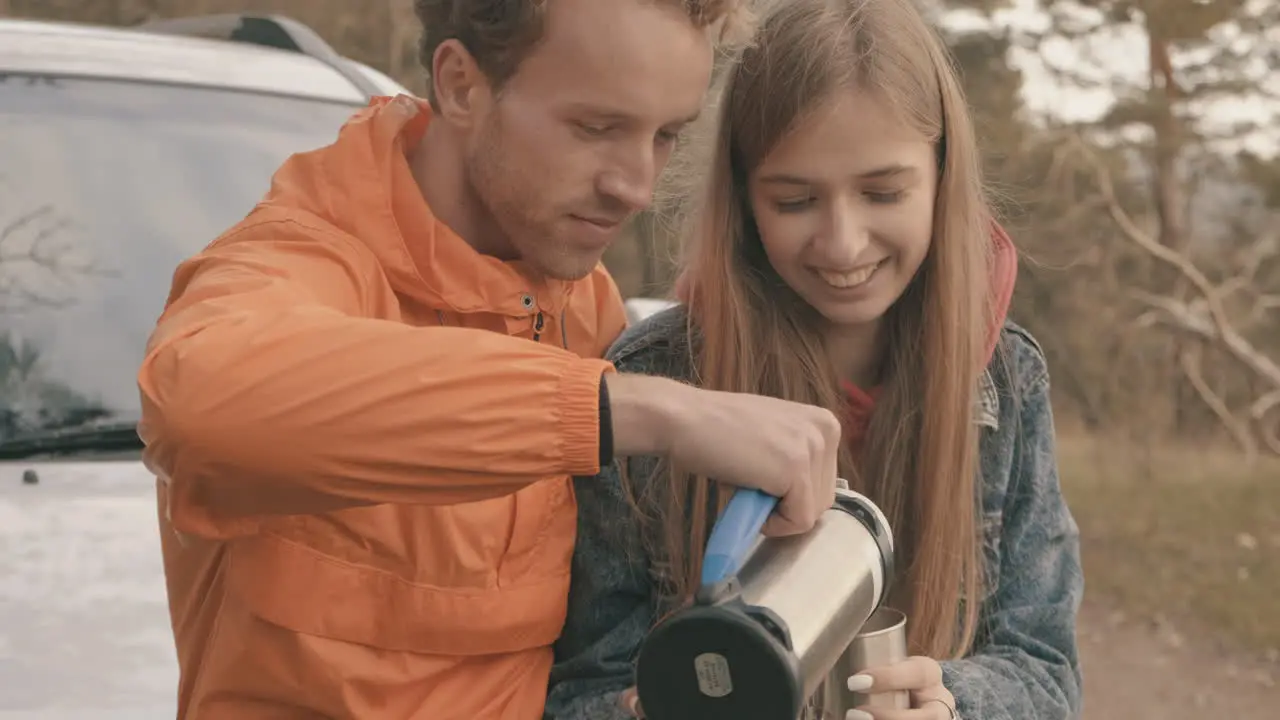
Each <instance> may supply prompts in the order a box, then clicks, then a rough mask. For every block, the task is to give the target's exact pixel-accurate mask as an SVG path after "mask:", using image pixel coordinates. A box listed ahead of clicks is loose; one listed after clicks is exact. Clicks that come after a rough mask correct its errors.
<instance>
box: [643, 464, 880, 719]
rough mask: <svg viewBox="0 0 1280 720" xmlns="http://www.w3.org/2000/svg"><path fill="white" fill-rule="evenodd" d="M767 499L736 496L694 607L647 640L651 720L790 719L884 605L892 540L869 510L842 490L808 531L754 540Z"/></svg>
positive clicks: (719, 527)
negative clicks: (832, 504)
mask: <svg viewBox="0 0 1280 720" xmlns="http://www.w3.org/2000/svg"><path fill="white" fill-rule="evenodd" d="M776 502H777V499H776V498H774V497H771V496H769V495H767V494H765V493H761V492H759V491H754V490H738V491H737V492H736V493H735V494H734V496H733V498H731V499H730V501H729V504H728V506H727V507H726V508H725V511H724V512H723V513H722V514H721V516H720V519H719V520H718V521H717V522H716V524H715V527H714V528H713V529H712V533H711V536H710V538H709V540H708V542H707V549H706V553H705V557H704V562H703V574H702V584H701V587H700V589H699V591H698V594H697V597H696V598H695V601H694V603H693V604H692V605H690V606H689V607H686V608H683V609H681V610H679V611H677V612H675V613H673V614H671V615H669V616H668V617H667V618H665V619H664V620H662V621H661V622H659V623H658V624H657V625H655V626H654V628H653V629H652V630H651V631H650V632H649V634H648V636H647V637H646V638H645V640H644V642H643V644H642V645H641V647H640V653H639V656H638V658H637V660H636V690H637V692H638V694H639V697H640V705H641V707H643V708H644V713H645V717H646V718H647V719H648V720H719V719H721V718H723V719H724V720H742V719H743V718H751V719H752V720H796V718H798V717H800V715H801V712H802V711H803V710H804V708H805V705H806V701H807V700H808V699H809V698H810V697H811V696H813V695H814V694H815V692H816V691H818V690H819V688H820V687H821V686H822V685H823V683H824V681H826V680H828V677H829V675H831V673H833V672H838V670H839V669H838V668H836V667H835V666H836V664H837V663H838V662H839V661H840V659H841V656H842V655H843V654H844V653H845V651H846V648H848V647H849V645H850V643H851V642H852V641H853V639H854V638H855V637H856V636H857V635H858V633H859V631H860V630H861V629H862V626H863V624H864V623H866V621H867V619H868V618H869V617H870V616H871V614H872V613H873V612H874V611H875V610H876V609H877V608H878V607H880V605H881V603H882V602H883V601H884V599H885V597H886V595H887V592H888V584H889V580H890V578H892V577H893V536H892V533H891V531H890V528H889V524H888V522H887V521H886V520H885V517H884V514H883V513H882V512H881V511H880V509H879V508H878V507H876V505H875V504H874V503H872V502H871V501H870V500H869V499H867V498H866V497H864V496H862V495H860V494H858V493H856V492H853V491H850V490H847V489H843V488H842V489H839V490H837V493H836V502H835V505H834V506H833V507H832V508H831V509H830V510H827V511H826V512H825V513H824V514H823V515H822V517H821V518H819V520H818V523H817V526H816V527H814V529H813V530H811V531H809V532H808V533H805V534H802V535H797V536H793V537H786V538H761V536H760V528H761V527H762V525H763V523H764V521H765V519H766V518H767V517H768V515H769V513H770V512H771V511H772V509H773V507H774V505H775V504H776ZM841 682H843V681H842V680H841ZM837 720H843V714H841V716H840V717H839V718H838V719H837Z"/></svg>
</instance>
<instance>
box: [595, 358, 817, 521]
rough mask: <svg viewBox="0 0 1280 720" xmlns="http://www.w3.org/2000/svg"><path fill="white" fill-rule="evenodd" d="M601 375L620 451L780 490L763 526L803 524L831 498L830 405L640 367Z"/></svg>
mask: <svg viewBox="0 0 1280 720" xmlns="http://www.w3.org/2000/svg"><path fill="white" fill-rule="evenodd" d="M606 382H607V383H608V391H609V405H610V412H611V415H612V417H613V441H614V448H615V451H616V452H617V454H618V455H620V456H627V455H665V456H667V457H669V458H670V459H671V461H672V462H673V463H675V464H677V465H678V466H679V467H681V468H683V469H685V470H687V471H689V472H691V473H694V474H697V475H704V476H706V477H710V478H715V479H716V480H718V481H720V482H724V483H727V484H730V485H737V486H740V487H750V488H758V489H760V490H763V491H764V492H766V493H769V494H770V495H775V496H777V497H778V498H780V500H779V502H778V507H777V509H776V510H775V511H774V514H773V516H772V517H770V518H769V521H768V522H767V523H766V525H765V528H764V532H765V534H767V535H775V536H776V535H793V534H796V533H801V532H805V531H807V530H809V529H810V528H812V527H813V525H814V523H816V522H817V520H818V517H820V516H821V515H822V513H823V512H824V511H826V510H827V509H828V508H830V507H831V505H832V503H834V502H835V487H836V457H837V452H838V450H839V447H840V442H841V441H842V438H841V429H840V421H839V420H837V419H836V417H835V415H833V414H832V413H831V412H830V411H828V410H825V409H823V408H818V407H814V406H812V405H805V404H803V403H796V402H789V401H786V400H778V399H776V398H770V397H764V396H761V395H751V394H747V393H730V392H718V391H713V390H699V389H696V388H693V387H690V386H688V385H684V384H682V383H678V382H675V381H673V380H667V379H663V378H656V377H648V376H643V375H621V374H619V375H609V376H607V379H606Z"/></svg>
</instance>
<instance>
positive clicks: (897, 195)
mask: <svg viewBox="0 0 1280 720" xmlns="http://www.w3.org/2000/svg"><path fill="white" fill-rule="evenodd" d="M864 194H865V195H866V197H867V199H868V200H870V201H871V202H873V203H875V204H877V205H892V204H894V203H896V202H898V201H899V200H901V199H902V196H903V194H904V193H903V192H902V191H901V190H893V191H890V192H871V191H867V192H866V193H864Z"/></svg>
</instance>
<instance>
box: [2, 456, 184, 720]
mask: <svg viewBox="0 0 1280 720" xmlns="http://www.w3.org/2000/svg"><path fill="white" fill-rule="evenodd" d="M27 469H34V470H35V471H36V472H37V473H38V475H39V477H40V482H39V483H38V484H35V485H27V484H23V482H22V474H23V471H24V470H27ZM176 688H177V665H176V660H175V657H174V651H173V636H172V634H171V631H170V628H169V615H168V607H167V605H166V603H165V591H164V574H163V570H162V567H161V562H160V549H159V540H158V537H157V530H156V504H155V481H154V479H153V478H152V477H151V476H150V475H149V474H147V472H146V470H145V469H144V468H143V467H142V465H141V463H137V462H84V463H75V464H63V463H39V462H33V463H2V464H0V720H37V718H38V719H39V720H60V719H61V718H66V719H67V720H71V719H72V718H74V719H76V720H80V719H82V718H95V720H98V719H101V720H111V719H113V718H119V719H120V720H126V719H127V720H151V719H152V718H157V719H159V718H172V717H173V716H174V713H175V711H176V706H175V704H174V700H173V698H174V695H175V691H176Z"/></svg>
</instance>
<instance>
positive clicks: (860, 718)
mask: <svg viewBox="0 0 1280 720" xmlns="http://www.w3.org/2000/svg"><path fill="white" fill-rule="evenodd" d="M844 720H876V719H875V718H873V717H871V714H870V713H866V712H863V711H861V710H850V711H849V712H847V713H845V714H844Z"/></svg>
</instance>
